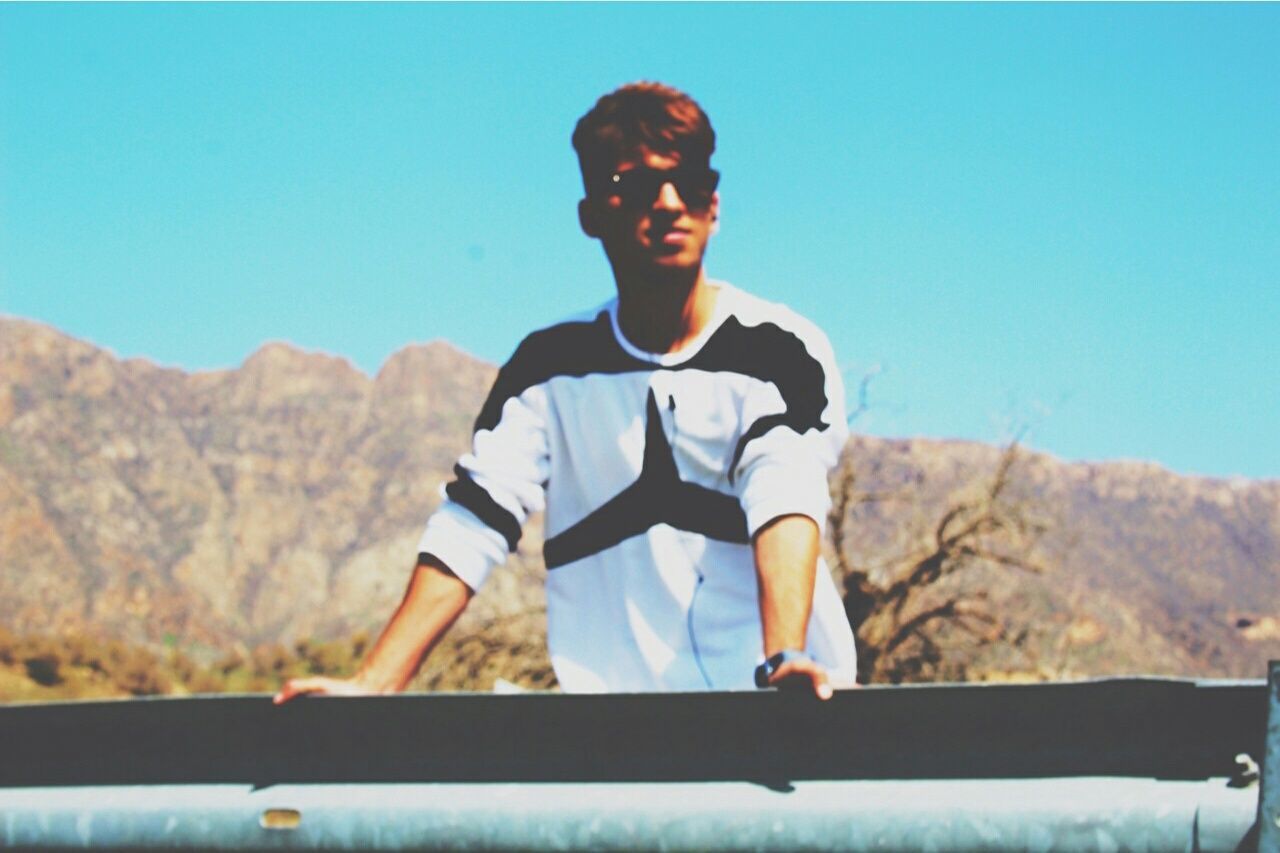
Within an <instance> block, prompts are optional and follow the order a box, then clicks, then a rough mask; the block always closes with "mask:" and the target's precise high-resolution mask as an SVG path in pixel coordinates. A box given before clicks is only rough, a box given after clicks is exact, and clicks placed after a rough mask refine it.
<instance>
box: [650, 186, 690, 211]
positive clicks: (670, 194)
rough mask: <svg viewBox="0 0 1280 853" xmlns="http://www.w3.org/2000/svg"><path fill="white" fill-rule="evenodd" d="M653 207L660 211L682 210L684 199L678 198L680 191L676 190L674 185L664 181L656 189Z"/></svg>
mask: <svg viewBox="0 0 1280 853" xmlns="http://www.w3.org/2000/svg"><path fill="white" fill-rule="evenodd" d="M653 204H654V207H657V208H658V209H660V210H682V209H683V208H684V199H682V198H680V191H679V190H677V189H676V185H675V184H673V183H672V182H671V181H665V182H664V183H663V184H662V186H661V187H659V188H658V197H657V198H656V199H655V200H654V202H653Z"/></svg>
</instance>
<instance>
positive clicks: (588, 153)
mask: <svg viewBox="0 0 1280 853" xmlns="http://www.w3.org/2000/svg"><path fill="white" fill-rule="evenodd" d="M573 148H574V150H575V151H577V152H578V166H579V167H580V168H581V169H582V180H583V183H584V184H586V185H587V186H590V185H591V183H592V181H593V179H598V178H599V177H602V173H603V172H604V171H605V170H606V169H611V168H612V167H613V165H614V164H615V163H617V162H618V161H619V160H621V159H623V158H624V157H627V156H630V155H632V154H634V153H635V152H636V151H638V150H639V149H641V148H644V149H648V150H649V151H652V152H654V153H655V154H670V155H676V156H678V157H679V159H680V162H681V163H688V164H690V165H694V166H709V165H710V164H711V154H712V152H714V151H715V150H716V132H715V131H714V130H713V129H712V128H711V120H710V119H709V118H707V114H706V113H704V112H703V111H702V107H700V106H698V102H697V101H695V100H694V99H693V98H691V97H689V96H688V95H686V94H685V93H684V92H681V91H680V90H679V89H675V88H673V87H671V86H667V85H664V84H662V83H649V82H640V83H628V84H627V85H625V86H621V87H619V88H618V89H615V90H614V91H612V92H610V93H609V94H607V95H605V96H604V97H602V98H601V99H600V100H598V101H596V105H595V106H594V107H592V108H591V110H590V111H589V112H588V113H587V114H586V115H584V116H583V117H582V118H580V119H578V126H577V127H575V128H574V130H573Z"/></svg>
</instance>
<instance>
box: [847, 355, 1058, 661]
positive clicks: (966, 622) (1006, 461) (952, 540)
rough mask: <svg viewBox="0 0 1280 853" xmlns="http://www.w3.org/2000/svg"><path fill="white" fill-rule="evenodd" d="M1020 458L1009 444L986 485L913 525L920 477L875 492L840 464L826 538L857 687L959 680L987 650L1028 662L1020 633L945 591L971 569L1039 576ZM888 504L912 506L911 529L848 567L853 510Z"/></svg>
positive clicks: (956, 496)
mask: <svg viewBox="0 0 1280 853" xmlns="http://www.w3.org/2000/svg"><path fill="white" fill-rule="evenodd" d="M869 378H870V377H869V376H867V377H864V378H863V382H862V383H861V385H860V386H859V394H858V407H857V408H856V409H855V410H854V412H853V413H852V414H851V415H850V419H851V420H852V419H855V418H856V417H857V416H858V415H859V414H861V413H862V412H863V411H865V409H866V388H867V382H868V381H869ZM1023 459H1024V453H1023V451H1022V449H1021V445H1020V444H1019V441H1018V440H1017V439H1014V440H1013V441H1011V442H1009V444H1008V445H1006V446H1005V448H1004V449H1003V451H1002V452H1001V454H1000V457H999V460H998V462H997V463H996V465H995V468H994V470H993V471H992V472H991V473H990V475H989V476H987V477H984V478H980V479H979V480H977V481H975V482H974V483H970V484H969V485H968V486H967V487H964V488H962V489H960V490H958V491H957V492H954V493H953V494H952V495H951V496H950V497H949V498H948V500H947V501H946V503H945V505H944V507H943V508H942V509H941V510H940V511H939V512H937V513H936V514H935V516H934V517H933V518H932V519H930V518H924V517H922V516H921V512H922V510H920V509H919V507H920V506H921V503H920V500H919V496H920V493H921V492H922V491H923V475H922V474H919V475H917V477H916V479H915V480H914V481H913V482H909V483H906V484H904V485H900V486H897V487H893V488H889V489H887V490H881V491H875V490H870V489H868V488H865V487H864V486H863V485H862V483H861V482H860V481H859V477H858V473H857V470H856V468H855V466H854V464H853V460H852V459H850V458H845V459H844V460H842V462H841V466H840V468H839V469H838V470H837V473H836V475H835V477H834V482H833V488H832V499H833V500H832V508H831V514H830V518H829V527H828V529H829V530H830V531H831V546H832V551H833V557H834V561H835V566H836V569H837V570H838V572H839V575H840V577H841V578H842V579H843V585H844V601H845V610H846V613H847V614H848V616H849V621H850V624H851V625H852V626H853V629H854V632H855V634H856V635H857V639H858V658H859V659H858V669H859V680H860V681H862V682H864V683H870V682H884V681H888V682H894V683H897V682H901V681H921V680H933V679H939V678H945V679H963V678H965V677H967V675H968V674H969V673H968V663H969V661H971V660H972V659H973V658H974V656H975V654H976V653H977V652H978V651H979V650H981V649H982V648H983V647H985V646H989V645H991V644H994V643H1006V644H1008V645H1009V646H1010V647H1014V648H1018V649H1020V650H1022V652H1023V653H1024V655H1026V656H1029V657H1030V656H1033V654H1032V652H1031V651H1030V650H1029V649H1028V648H1027V646H1028V644H1027V638H1028V628H1027V626H1016V625H1014V624H1012V623H1011V620H1010V619H1009V617H1008V616H1006V615H1005V614H1001V613H999V612H998V610H997V608H995V607H994V606H992V604H991V603H990V599H989V595H988V592H987V591H986V590H985V589H982V588H975V586H974V584H972V583H969V584H964V583H956V582H954V580H955V579H956V576H957V575H960V574H962V573H970V572H972V570H973V569H975V568H977V567H979V566H987V567H996V568H1000V569H1009V570H1015V571H1024V572H1035V573H1039V572H1043V571H1044V570H1045V568H1046V566H1045V563H1044V561H1043V558H1042V556H1041V554H1040V553H1039V548H1038V545H1039V543H1040V540H1041V538H1042V537H1043V535H1044V534H1045V533H1046V531H1047V530H1048V529H1049V528H1050V524H1049V522H1048V521H1047V520H1046V519H1045V517H1044V516H1043V515H1042V514H1041V513H1039V512H1038V511H1037V508H1036V507H1035V506H1034V502H1033V500H1032V499H1031V498H1029V497H1028V496H1027V495H1026V494H1025V493H1023V492H1022V491H1021V490H1019V489H1018V488H1016V474H1017V470H1018V467H1019V463H1020V462H1021V461H1022V460H1023ZM891 502H907V503H910V504H913V505H915V506H916V507H917V513H916V515H917V517H916V519H915V521H914V522H908V523H907V525H906V528H907V529H903V530H900V531H899V538H898V542H897V545H896V547H894V548H891V549H890V551H891V553H889V555H888V556H887V557H883V558H880V559H878V560H876V561H875V562H874V563H869V564H860V563H858V562H856V561H855V558H854V557H853V556H852V553H853V550H854V549H853V548H852V547H851V543H852V537H854V536H856V535H857V529H856V527H857V515H858V513H859V511H860V510H865V509H866V508H868V507H870V506H872V505H875V504H885V503H891Z"/></svg>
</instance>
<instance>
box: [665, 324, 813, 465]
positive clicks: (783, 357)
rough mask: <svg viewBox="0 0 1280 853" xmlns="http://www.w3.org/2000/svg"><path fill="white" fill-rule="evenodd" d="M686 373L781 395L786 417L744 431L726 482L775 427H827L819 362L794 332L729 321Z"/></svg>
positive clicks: (800, 429) (801, 430)
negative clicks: (742, 379) (736, 380)
mask: <svg viewBox="0 0 1280 853" xmlns="http://www.w3.org/2000/svg"><path fill="white" fill-rule="evenodd" d="M684 366H685V367H689V368H699V369H702V370H713V371H730V372H733V373H742V374H745V375H747V376H751V377H754V378H756V379H759V380H761V381H763V382H771V383H773V385H774V386H775V387H777V389H778V393H779V394H781V395H782V400H783V402H784V403H785V404H786V406H787V408H786V411H784V412H781V413H779V414H776V415H768V416H766V417H763V418H760V419H759V420H757V421H756V422H755V423H753V424H751V426H750V427H748V428H747V430H746V432H744V433H743V434H742V437H741V438H740V439H739V440H738V446H737V447H736V448H734V451H733V461H732V462H730V464H729V480H730V482H732V481H733V479H734V469H735V468H737V467H738V462H739V460H741V459H742V452H743V450H745V449H746V446H747V444H748V443H749V442H751V440H752V439H756V438H759V437H760V436H762V435H764V434H765V433H767V432H768V431H769V430H771V429H773V428H774V427H777V426H786V427H789V428H790V429H793V430H795V431H796V432H798V433H804V432H807V431H808V430H810V429H816V430H818V431H819V432H821V431H823V430H825V429H827V427H829V426H831V424H828V423H826V422H824V421H823V420H822V413H823V411H825V410H826V408H827V390H826V374H825V373H824V372H823V369H822V363H821V362H820V361H818V360H817V359H816V358H814V357H813V355H812V354H811V353H810V352H809V350H808V348H807V347H805V345H804V341H802V340H800V338H799V336H797V335H796V334H795V333H793V332H788V331H787V330H786V329H783V328H782V327H781V326H778V325H776V324H774V323H761V324H760V325H758V326H744V325H742V323H741V322H739V321H738V318H737V317H730V318H728V319H727V320H725V322H724V323H723V324H722V325H721V326H720V328H719V329H717V330H716V331H715V334H713V335H712V336H711V339H710V340H708V341H707V343H706V345H705V346H704V347H703V348H702V350H701V351H700V352H699V353H698V354H697V355H695V356H694V357H693V358H691V359H690V360H689V361H688V362H686V363H685V365H684Z"/></svg>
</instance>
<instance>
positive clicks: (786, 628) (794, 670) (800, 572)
mask: <svg viewBox="0 0 1280 853" xmlns="http://www.w3.org/2000/svg"><path fill="white" fill-rule="evenodd" d="M752 547H753V548H754V551H755V560H756V581H757V583H758V584H759V587H760V623H761V625H762V626H763V631H764V655H765V657H766V658H768V657H770V656H772V655H774V654H776V653H778V652H780V651H782V650H784V649H794V650H797V651H803V650H804V648H805V638H806V634H807V633H808V629H809V611H810V609H811V608H812V606H813V585H814V580H815V578H816V576H817V571H818V549H819V532H818V525H817V522H815V521H814V520H813V519H811V518H809V517H808V516H806V515H783V516H779V517H777V518H775V519H773V520H772V521H770V522H769V523H767V524H765V525H764V526H763V527H761V528H760V529H759V530H758V531H757V532H756V535H755V539H754V540H753V543H752ZM806 681H807V682H808V683H809V684H811V685H812V688H813V692H814V693H815V694H816V695H817V697H818V698H819V699H830V698H831V685H830V684H829V683H828V682H827V672H826V670H825V669H823V668H822V667H821V666H820V665H819V664H818V663H817V662H815V661H813V660H811V659H809V658H800V659H797V660H793V661H788V662H786V663H784V664H783V665H782V666H780V667H778V670H777V671H776V672H775V673H774V674H773V677H772V678H770V679H769V684H770V685H774V686H781V685H783V684H794V683H797V682H799V683H804V682H806Z"/></svg>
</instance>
